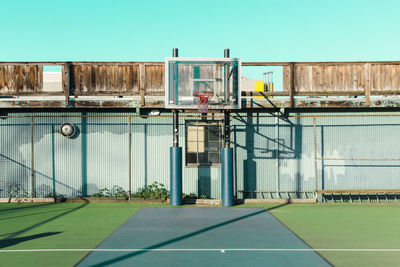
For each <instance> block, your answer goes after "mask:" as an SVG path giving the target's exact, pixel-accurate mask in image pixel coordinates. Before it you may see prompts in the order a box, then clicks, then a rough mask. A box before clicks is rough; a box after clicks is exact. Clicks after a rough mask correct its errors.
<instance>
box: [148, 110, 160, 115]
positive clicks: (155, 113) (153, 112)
mask: <svg viewBox="0 0 400 267" xmlns="http://www.w3.org/2000/svg"><path fill="white" fill-rule="evenodd" d="M149 115H152V116H158V115H160V110H158V109H152V110H151V111H150V113H149Z"/></svg>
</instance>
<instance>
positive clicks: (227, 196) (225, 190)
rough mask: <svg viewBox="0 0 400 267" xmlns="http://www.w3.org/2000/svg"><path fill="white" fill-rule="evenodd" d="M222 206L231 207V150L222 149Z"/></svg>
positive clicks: (227, 148) (228, 148)
mask: <svg viewBox="0 0 400 267" xmlns="http://www.w3.org/2000/svg"><path fill="white" fill-rule="evenodd" d="M221 188H222V194H221V195H222V206H224V207H231V206H233V150H232V148H230V147H224V148H222V151H221Z"/></svg>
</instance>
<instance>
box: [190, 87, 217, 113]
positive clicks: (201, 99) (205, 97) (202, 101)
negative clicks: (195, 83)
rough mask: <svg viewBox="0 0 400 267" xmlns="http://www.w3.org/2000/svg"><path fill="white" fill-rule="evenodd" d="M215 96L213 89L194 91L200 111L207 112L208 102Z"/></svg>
mask: <svg viewBox="0 0 400 267" xmlns="http://www.w3.org/2000/svg"><path fill="white" fill-rule="evenodd" d="M213 96H214V93H213V92H212V91H197V92H194V93H193V97H194V98H195V100H196V103H197V106H198V108H197V111H198V112H199V113H207V112H208V103H209V100H210V99H211V98H212V97H213Z"/></svg>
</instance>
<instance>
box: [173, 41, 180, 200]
mask: <svg viewBox="0 0 400 267" xmlns="http://www.w3.org/2000/svg"><path fill="white" fill-rule="evenodd" d="M172 56H173V57H178V48H174V49H173V50H172ZM172 112H173V133H172V134H173V139H174V140H173V146H172V147H171V148H170V164H171V165H170V189H171V190H170V191H171V194H170V204H171V205H172V206H180V205H182V148H181V147H179V112H178V110H173V111H172Z"/></svg>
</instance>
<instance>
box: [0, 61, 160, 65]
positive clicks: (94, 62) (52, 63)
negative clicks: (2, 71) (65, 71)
mask: <svg viewBox="0 0 400 267" xmlns="http://www.w3.org/2000/svg"><path fill="white" fill-rule="evenodd" d="M64 64H72V65H117V64H118V65H137V64H144V65H164V64H165V63H164V62H157V61H37V62H33V61H32V62H31V61H29V62H22V61H21V62H18V61H13V62H12V61H10V62H6V61H0V66H1V65H64Z"/></svg>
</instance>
